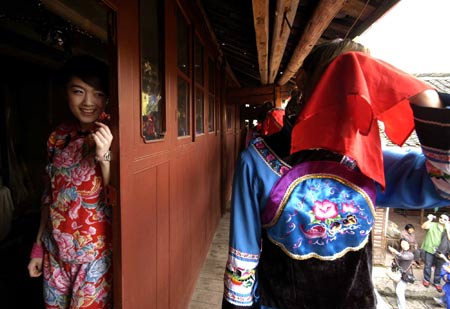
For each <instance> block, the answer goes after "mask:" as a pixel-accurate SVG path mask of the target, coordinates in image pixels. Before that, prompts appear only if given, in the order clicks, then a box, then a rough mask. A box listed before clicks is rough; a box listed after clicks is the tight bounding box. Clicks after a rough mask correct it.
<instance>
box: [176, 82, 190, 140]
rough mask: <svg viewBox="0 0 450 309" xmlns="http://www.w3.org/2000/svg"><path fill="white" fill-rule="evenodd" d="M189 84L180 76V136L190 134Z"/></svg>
mask: <svg viewBox="0 0 450 309" xmlns="http://www.w3.org/2000/svg"><path fill="white" fill-rule="evenodd" d="M189 118H190V113H189V84H188V83H187V82H186V81H185V80H184V79H182V78H180V77H178V136H186V135H189V134H190V128H189Z"/></svg>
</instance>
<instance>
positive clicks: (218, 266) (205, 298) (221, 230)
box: [189, 212, 230, 309]
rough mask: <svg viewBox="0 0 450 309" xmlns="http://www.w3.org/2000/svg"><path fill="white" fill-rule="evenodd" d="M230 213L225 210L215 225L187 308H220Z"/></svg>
mask: <svg viewBox="0 0 450 309" xmlns="http://www.w3.org/2000/svg"><path fill="white" fill-rule="evenodd" d="M229 222H230V213H229V212H227V213H226V214H225V215H224V216H223V217H222V218H221V219H220V223H219V226H218V227H217V230H216V234H215V235H214V239H213V241H212V243H211V247H210V249H209V252H208V256H207V258H206V261H205V264H204V265H203V268H202V271H201V273H200V276H199V278H198V279H197V286H196V288H195V291H194V294H193V295H192V299H191V303H190V304H189V309H216V308H221V305H222V293H223V273H224V270H225V263H226V262H227V257H228V233H229V230H228V228H229Z"/></svg>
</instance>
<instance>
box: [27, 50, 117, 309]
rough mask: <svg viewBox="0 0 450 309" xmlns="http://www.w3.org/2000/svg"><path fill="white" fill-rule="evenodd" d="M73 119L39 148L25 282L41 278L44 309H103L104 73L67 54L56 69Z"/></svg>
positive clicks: (107, 267)
mask: <svg viewBox="0 0 450 309" xmlns="http://www.w3.org/2000/svg"><path fill="white" fill-rule="evenodd" d="M62 81H63V84H64V85H65V90H66V92H65V93H66V98H67V101H68V105H69V109H70V111H71V113H72V115H73V120H71V121H69V122H66V123H63V124H61V125H59V126H58V127H56V129H55V130H54V131H53V132H52V133H51V134H50V137H49V139H48V142H47V152H48V159H49V163H48V165H47V167H46V180H47V184H46V190H45V192H44V194H43V197H42V210H41V222H40V226H39V230H38V234H37V238H36V242H35V244H34V245H33V249H32V252H31V260H30V263H29V265H28V270H29V273H30V276H31V277H38V276H40V275H41V274H43V276H44V280H43V281H44V299H45V304H46V308H59V309H61V308H111V307H112V305H111V283H112V260H111V258H112V251H111V250H112V239H111V209H110V207H109V206H108V205H107V204H106V203H105V187H106V186H107V185H108V183H109V179H110V151H109V149H110V146H111V142H112V139H113V136H112V134H111V131H110V129H109V127H108V126H107V125H106V124H104V123H102V122H101V120H102V119H101V117H103V115H105V114H104V109H105V106H106V104H107V101H108V99H107V93H108V69H107V66H106V64H104V63H103V62H101V61H99V60H97V59H95V58H93V57H90V56H75V57H73V58H71V59H70V60H69V61H68V62H67V63H66V64H65V66H64V67H63V69H62Z"/></svg>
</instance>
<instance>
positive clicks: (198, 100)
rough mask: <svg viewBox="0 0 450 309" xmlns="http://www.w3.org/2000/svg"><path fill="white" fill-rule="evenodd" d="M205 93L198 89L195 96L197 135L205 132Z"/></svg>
mask: <svg viewBox="0 0 450 309" xmlns="http://www.w3.org/2000/svg"><path fill="white" fill-rule="evenodd" d="M203 111H204V108H203V92H202V91H200V89H198V88H197V91H196V94H195V133H197V134H202V133H204V132H205V129H204V124H203V114H204V113H203Z"/></svg>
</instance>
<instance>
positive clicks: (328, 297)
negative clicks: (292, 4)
mask: <svg viewBox="0 0 450 309" xmlns="http://www.w3.org/2000/svg"><path fill="white" fill-rule="evenodd" d="M299 73H302V74H299V77H302V78H299V79H298V84H299V89H300V90H301V91H302V92H303V96H302V98H303V103H302V106H301V108H300V109H299V114H298V116H297V117H296V120H295V124H294V125H293V127H292V131H291V140H290V144H289V145H288V147H289V149H290V155H288V156H286V157H284V156H283V157H282V156H281V155H280V154H281V153H283V152H282V151H280V149H284V146H285V145H280V144H277V143H274V141H272V143H270V142H269V139H266V138H256V139H254V140H253V141H251V142H250V145H249V147H247V149H245V150H244V151H243V152H242V153H241V155H240V158H239V161H238V163H237V164H236V170H235V175H234V183H233V194H232V199H231V213H230V215H231V216H230V220H231V223H230V241H229V253H228V261H227V264H226V269H225V275H224V297H223V302H222V308H240V309H243V308H278V309H294V308H295V309H299V308H311V309H320V308H323V309H329V308H342V309H351V308H352V309H362V308H371V309H375V308H376V293H375V291H374V287H373V284H372V280H371V277H372V273H371V271H372V242H371V230H372V228H373V224H374V222H375V207H381V206H383V207H401V208H409V209H418V208H432V207H443V206H447V205H448V202H449V199H450V182H449V179H450V175H449V172H448V171H449V166H450V159H449V158H450V156H449V152H450V142H449V141H450V139H449V137H448V136H449V134H450V128H449V126H448V123H450V110H448V109H446V108H445V105H447V106H448V105H449V104H448V101H447V102H444V100H443V99H442V96H441V95H440V94H438V93H437V92H436V91H435V90H434V89H433V87H431V86H430V85H428V84H426V83H424V82H422V81H420V80H418V79H416V78H415V77H413V76H411V75H409V74H406V73H404V72H402V71H400V70H398V69H396V68H395V67H393V66H391V65H389V64H387V63H385V62H383V61H381V60H378V59H375V58H373V57H371V56H370V55H369V54H368V53H367V50H366V49H365V48H364V47H363V46H361V45H360V44H357V43H355V42H352V41H350V40H337V41H332V42H327V43H324V44H322V45H320V46H318V47H316V48H315V49H313V51H312V52H311V53H310V55H308V57H307V58H306V59H305V61H304V63H303V66H302V68H301V72H299ZM379 121H380V122H383V123H384V128H385V132H386V134H387V136H388V137H389V138H390V140H391V141H392V142H394V143H396V144H397V145H402V144H403V142H404V141H405V140H406V139H407V138H408V136H409V135H410V134H411V132H412V131H413V129H414V127H415V129H416V132H417V135H418V137H419V140H420V142H421V146H422V151H409V152H404V151H401V150H393V149H383V148H382V145H381V141H380V131H379V127H378V122H379ZM285 123H286V121H285ZM273 145H274V146H275V147H273Z"/></svg>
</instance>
